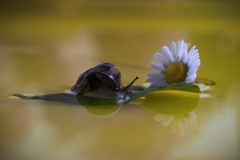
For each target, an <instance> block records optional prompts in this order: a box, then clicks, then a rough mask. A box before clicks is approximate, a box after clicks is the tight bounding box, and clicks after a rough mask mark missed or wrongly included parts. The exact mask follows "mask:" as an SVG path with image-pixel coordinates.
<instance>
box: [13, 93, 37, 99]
mask: <svg viewBox="0 0 240 160" xmlns="http://www.w3.org/2000/svg"><path fill="white" fill-rule="evenodd" d="M8 97H9V98H20V99H24V100H30V99H38V98H39V97H38V96H33V95H24V94H11V95H9V96H8Z"/></svg>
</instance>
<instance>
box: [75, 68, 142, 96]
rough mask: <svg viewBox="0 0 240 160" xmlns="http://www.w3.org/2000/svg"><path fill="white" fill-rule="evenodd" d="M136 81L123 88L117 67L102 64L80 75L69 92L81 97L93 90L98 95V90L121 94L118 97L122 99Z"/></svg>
mask: <svg viewBox="0 0 240 160" xmlns="http://www.w3.org/2000/svg"><path fill="white" fill-rule="evenodd" d="M137 79H138V77H136V78H135V79H134V80H133V81H132V82H131V83H130V84H129V85H128V86H127V87H123V86H122V84H121V73H120V72H119V70H118V69H117V67H116V66H114V65H113V64H110V63H102V64H99V65H97V66H96V67H94V68H90V69H88V70H87V71H85V72H84V73H82V74H81V75H80V76H79V78H78V80H77V82H76V84H75V85H74V86H73V87H72V88H71V91H72V92H74V93H78V94H81V95H83V94H86V93H88V92H91V91H94V90H98V94H100V92H99V90H100V91H103V92H109V94H112V92H114V93H117V92H118V93H120V92H121V93H123V94H121V95H122V96H120V97H122V98H123V97H124V96H126V93H127V92H129V91H130V87H131V86H132V84H133V83H134V82H135V81H136V80H137ZM99 96H100V95H99Z"/></svg>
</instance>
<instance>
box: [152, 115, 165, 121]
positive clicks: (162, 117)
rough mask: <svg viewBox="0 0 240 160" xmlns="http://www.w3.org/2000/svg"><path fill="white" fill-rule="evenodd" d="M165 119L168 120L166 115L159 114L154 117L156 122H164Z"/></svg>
mask: <svg viewBox="0 0 240 160" xmlns="http://www.w3.org/2000/svg"><path fill="white" fill-rule="evenodd" d="M164 118H166V115H165V114H157V115H156V116H154V120H155V121H162V120H163V119H164Z"/></svg>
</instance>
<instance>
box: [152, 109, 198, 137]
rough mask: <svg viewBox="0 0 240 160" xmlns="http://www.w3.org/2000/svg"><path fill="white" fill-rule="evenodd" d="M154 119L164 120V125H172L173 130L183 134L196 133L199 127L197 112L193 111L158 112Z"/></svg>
mask: <svg viewBox="0 0 240 160" xmlns="http://www.w3.org/2000/svg"><path fill="white" fill-rule="evenodd" d="M154 119H155V121H160V122H162V124H163V125H164V126H168V125H171V131H172V132H173V133H178V134H179V135H181V136H185V135H195V134H197V132H198V128H199V124H198V121H197V117H196V114H195V113H194V112H193V111H191V112H189V113H186V114H183V115H165V114H157V115H156V116H155V117H154Z"/></svg>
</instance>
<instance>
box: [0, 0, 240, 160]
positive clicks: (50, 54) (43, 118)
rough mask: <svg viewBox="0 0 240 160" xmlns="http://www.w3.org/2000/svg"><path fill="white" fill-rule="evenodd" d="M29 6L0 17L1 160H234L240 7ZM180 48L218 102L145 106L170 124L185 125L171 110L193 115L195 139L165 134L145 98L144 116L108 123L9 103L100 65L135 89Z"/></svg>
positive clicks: (58, 108)
mask: <svg viewBox="0 0 240 160" xmlns="http://www.w3.org/2000/svg"><path fill="white" fill-rule="evenodd" d="M26 2H27V1H26ZM36 2H37V1H36ZM32 3H33V2H28V3H27V4H28V5H27V4H26V5H24V4H19V6H14V5H12V4H8V5H6V6H5V7H4V6H2V7H1V11H0V13H1V15H0V20H1V23H0V75H1V78H0V94H1V97H0V159H24V160H26V159H29V160H35V159H39V160H40V159H41V160H42V159H49V160H50V159H51V160H53V159H56V160H59V159H63V160H65V159H71V160H75V159H76V160H77V159H86V160H90V159H131V160H132V159H168V160H169V159H171V160H172V159H184V160H185V159H209V160H210V159H211V160H212V159H239V158H240V155H239V150H240V143H239V137H240V133H239V131H240V129H239V126H240V125H239V122H240V121H239V117H240V112H239V106H240V100H239V97H240V92H239V90H240V85H239V81H240V76H239V60H240V54H239V53H238V52H239V50H240V30H239V26H240V11H239V7H238V6H239V4H238V2H227V1H219V2H218V1H212V2H207V1H199V2H198V1H196V2H187V1H186V2H182V3H180V2H178V3H170V2H167V1H166V2H144V1H142V2H139V3H134V2H131V3H127V2H117V1H116V2H108V1H107V2H101V3H100V2H99V3H98V2H78V1H72V3H68V2H64V1H60V2H55V1H51V2H49V3H47V2H44V1H43V2H42V3H41V4H43V5H40V3H39V4H35V5H34V4H32ZM181 39H184V40H185V41H186V42H188V43H191V46H193V45H196V46H197V48H198V50H199V53H200V59H201V65H200V68H199V71H198V73H197V75H198V77H203V78H208V79H211V80H214V81H216V85H215V86H212V88H211V89H210V90H209V91H208V92H209V93H212V94H215V95H219V96H221V97H220V98H216V97H210V98H209V97H208V98H200V99H198V98H197V99H196V101H194V100H193V98H194V97H195V98H196V97H198V96H196V95H194V96H193V95H191V96H188V97H190V99H189V102H186V101H183V102H182V101H181V103H177V102H176V100H178V99H177V98H176V96H168V97H167V96H166V95H167V94H164V95H163V97H164V96H166V97H167V98H162V99H161V98H160V99H159V101H158V102H156V103H154V104H153V105H156V104H157V105H158V104H159V107H160V108H161V109H163V110H164V112H163V111H162V110H161V109H160V110H161V111H159V112H163V113H164V114H169V115H170V116H172V117H174V118H175V119H177V118H181V117H182V116H183V115H180V114H178V112H177V113H175V111H176V109H178V108H175V109H174V107H176V105H179V107H183V108H184V107H186V108H185V109H186V110H188V111H191V112H194V114H195V115H196V120H197V124H198V132H197V134H195V135H184V136H181V135H179V134H177V133H172V131H171V125H170V124H169V125H167V126H164V124H165V125H166V124H167V122H166V121H165V122H163V121H161V122H160V121H159V120H160V119H159V118H161V115H159V114H158V113H156V112H153V111H152V110H151V105H150V108H149V107H146V106H149V105H148V104H149V103H152V102H153V100H152V99H151V98H150V101H146V102H144V103H145V105H146V106H145V107H144V106H142V105H139V104H138V103H137V102H136V103H134V104H130V105H123V106H121V107H117V108H114V107H113V108H114V109H113V112H114V113H115V114H110V115H109V116H99V115H98V116H96V114H99V113H101V114H103V113H102V110H101V108H87V107H84V106H81V105H71V104H65V103H60V102H49V101H40V100H28V101H23V100H19V99H9V98H8V95H9V94H12V93H22V94H34V95H41V94H52V93H61V92H63V91H64V90H65V88H66V86H67V85H69V84H72V83H75V81H76V80H77V77H78V76H79V74H81V73H82V72H84V71H85V70H87V69H88V68H91V67H93V66H96V65H97V64H99V63H103V62H110V63H113V64H115V65H116V66H117V67H118V68H119V70H120V71H121V74H122V81H123V82H126V83H129V82H131V81H132V80H133V79H134V78H135V77H136V76H139V78H140V79H139V80H137V82H136V84H139V85H141V84H143V83H145V80H146V78H147V73H148V72H150V71H152V69H151V68H150V67H149V62H150V61H154V58H153V54H154V53H155V52H156V51H159V52H161V47H162V46H164V45H167V46H170V43H171V42H172V41H178V40H181ZM174 94H175V93H174ZM179 95H182V96H184V94H180V93H179ZM171 98H172V100H171ZM166 99H167V101H166ZM164 100H165V101H164ZM174 100H175V102H174ZM161 102H162V103H161ZM196 102H197V103H196ZM195 103H196V104H195ZM194 105H195V106H194ZM172 107H173V108H172ZM188 107H190V109H189V108H188ZM191 107H192V108H191ZM169 108H170V111H169ZM110 110H111V108H110ZM183 110H184V109H183ZM192 110H193V111H192ZM165 111H166V112H165ZM181 111H182V110H180V111H179V112H181ZM167 112H168V113H167ZM171 113H172V114H171ZM184 113H185V110H184Z"/></svg>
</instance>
